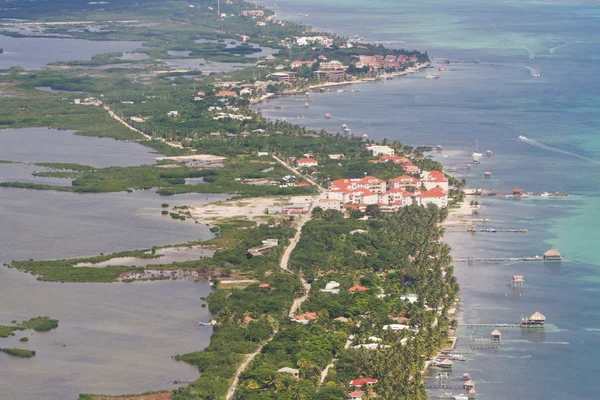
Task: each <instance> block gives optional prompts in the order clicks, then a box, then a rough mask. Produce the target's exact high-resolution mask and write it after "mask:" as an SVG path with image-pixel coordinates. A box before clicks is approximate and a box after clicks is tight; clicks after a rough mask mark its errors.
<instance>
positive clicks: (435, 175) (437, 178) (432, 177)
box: [425, 171, 448, 182]
mask: <svg viewBox="0 0 600 400" xmlns="http://www.w3.org/2000/svg"><path fill="white" fill-rule="evenodd" d="M425 181H426V182H448V178H446V176H445V175H444V174H443V173H442V172H439V171H431V172H429V175H428V177H427V179H425Z"/></svg>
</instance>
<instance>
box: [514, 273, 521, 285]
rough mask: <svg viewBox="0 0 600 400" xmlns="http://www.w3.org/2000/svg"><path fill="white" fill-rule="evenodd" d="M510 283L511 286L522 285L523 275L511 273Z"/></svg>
mask: <svg viewBox="0 0 600 400" xmlns="http://www.w3.org/2000/svg"><path fill="white" fill-rule="evenodd" d="M512 285H513V286H523V275H513V277H512Z"/></svg>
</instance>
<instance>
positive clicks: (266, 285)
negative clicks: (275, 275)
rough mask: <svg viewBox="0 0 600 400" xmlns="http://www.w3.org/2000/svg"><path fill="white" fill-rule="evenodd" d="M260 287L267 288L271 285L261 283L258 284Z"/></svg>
mask: <svg viewBox="0 0 600 400" xmlns="http://www.w3.org/2000/svg"><path fill="white" fill-rule="evenodd" d="M258 287H259V288H261V289H265V288H268V287H270V286H269V284H268V283H261V284H260V285H258Z"/></svg>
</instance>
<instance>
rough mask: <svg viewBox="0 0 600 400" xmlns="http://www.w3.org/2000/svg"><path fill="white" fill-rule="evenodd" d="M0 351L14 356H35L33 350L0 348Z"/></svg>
mask: <svg viewBox="0 0 600 400" xmlns="http://www.w3.org/2000/svg"><path fill="white" fill-rule="evenodd" d="M0 352H3V353H6V354H10V355H11V356H15V357H22V358H31V357H33V356H35V350H26V349H6V348H0Z"/></svg>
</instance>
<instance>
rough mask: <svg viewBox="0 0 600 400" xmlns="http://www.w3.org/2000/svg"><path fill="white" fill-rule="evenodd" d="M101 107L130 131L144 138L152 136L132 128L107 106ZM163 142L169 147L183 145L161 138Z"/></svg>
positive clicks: (150, 138)
mask: <svg viewBox="0 0 600 400" xmlns="http://www.w3.org/2000/svg"><path fill="white" fill-rule="evenodd" d="M102 108H104V109H105V110H106V111H108V115H110V116H111V117H112V118H114V119H115V120H117V121H119V122H120V123H122V124H123V125H125V126H126V127H127V128H129V129H130V130H132V131H134V132H136V133H139V134H140V135H142V136H143V137H144V138H145V139H146V140H152V136H150V135H146V134H145V133H144V132H142V131H140V130H139V129H137V128H134V127H133V126H131V125H129V124H128V123H127V122H126V121H125V120H123V119H122V118H121V117H119V116H118V115H117V114H115V113H114V111H112V110H111V109H110V108H108V106H102ZM163 142H165V143H166V144H168V145H169V146H171V147H177V148H179V149H181V148H183V146H181V144H179V143H174V142H168V141H166V140H163Z"/></svg>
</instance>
